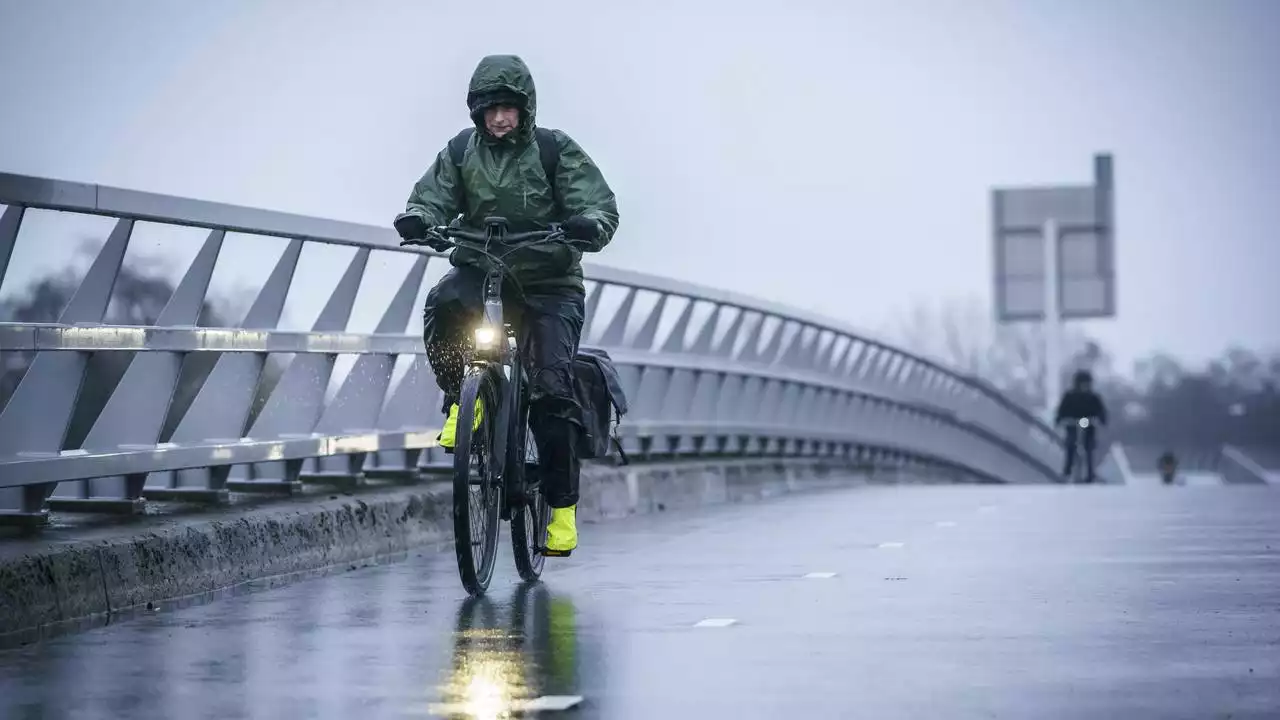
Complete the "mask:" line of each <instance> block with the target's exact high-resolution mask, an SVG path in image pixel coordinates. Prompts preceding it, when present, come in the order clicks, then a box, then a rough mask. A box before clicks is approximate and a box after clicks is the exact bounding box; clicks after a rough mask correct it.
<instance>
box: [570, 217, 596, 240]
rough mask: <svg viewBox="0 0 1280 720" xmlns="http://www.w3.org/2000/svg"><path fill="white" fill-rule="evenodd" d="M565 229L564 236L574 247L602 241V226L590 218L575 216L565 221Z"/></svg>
mask: <svg viewBox="0 0 1280 720" xmlns="http://www.w3.org/2000/svg"><path fill="white" fill-rule="evenodd" d="M563 228H564V236H565V237H566V238H568V239H569V240H570V241H571V244H573V245H581V244H583V243H586V244H590V243H595V242H596V241H597V240H599V239H600V225H599V224H597V223H596V221H595V220H592V219H591V218H589V217H584V216H582V215H574V216H573V217H571V218H569V219H568V220H565V221H564V225H563ZM572 241H581V242H572Z"/></svg>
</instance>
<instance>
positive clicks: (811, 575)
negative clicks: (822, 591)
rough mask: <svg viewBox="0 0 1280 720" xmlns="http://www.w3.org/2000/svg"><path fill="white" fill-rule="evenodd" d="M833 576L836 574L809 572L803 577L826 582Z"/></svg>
mask: <svg viewBox="0 0 1280 720" xmlns="http://www.w3.org/2000/svg"><path fill="white" fill-rule="evenodd" d="M835 576H836V574H835V573H833V572H811V573H809V574H807V575H805V577H807V578H816V579H818V580H826V579H827V578H833V577H835Z"/></svg>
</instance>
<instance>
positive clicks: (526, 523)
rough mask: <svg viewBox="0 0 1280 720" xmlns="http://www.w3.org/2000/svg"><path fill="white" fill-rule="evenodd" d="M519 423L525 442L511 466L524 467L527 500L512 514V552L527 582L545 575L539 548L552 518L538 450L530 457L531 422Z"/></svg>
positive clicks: (519, 570) (521, 575)
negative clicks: (541, 476) (540, 474)
mask: <svg viewBox="0 0 1280 720" xmlns="http://www.w3.org/2000/svg"><path fill="white" fill-rule="evenodd" d="M525 414H526V415H527V414H528V413H527V412H526V413H525ZM517 427H521V428H523V429H524V442H522V443H519V444H518V445H516V447H514V448H513V450H514V451H515V453H516V454H515V455H514V456H513V458H512V460H513V461H514V462H512V461H508V467H509V468H515V467H520V468H522V469H523V470H524V472H523V473H521V482H523V483H524V486H525V490H524V498H525V502H524V503H522V504H521V505H520V507H518V508H516V509H515V512H513V513H512V514H511V552H512V553H513V555H514V559H515V563H516V571H517V572H519V573H520V578H521V579H522V580H525V581H526V582H533V581H535V580H537V579H538V578H539V577H541V576H542V568H543V566H545V565H546V562H547V557H546V556H545V555H543V554H542V551H541V550H540V549H539V548H544V547H546V546H547V525H548V524H549V523H550V522H551V506H550V505H548V504H547V496H546V494H545V493H544V492H543V483H542V479H541V478H540V477H538V475H537V467H538V463H537V456H536V454H535V455H534V456H533V457H532V458H530V457H528V456H529V455H530V453H529V452H528V448H536V445H535V444H534V442H533V433H532V432H531V431H530V430H529V425H528V423H527V422H521V423H520V424H519V425H517ZM535 453H536V450H535ZM517 463H519V465H517ZM530 476H532V477H533V482H529V478H530Z"/></svg>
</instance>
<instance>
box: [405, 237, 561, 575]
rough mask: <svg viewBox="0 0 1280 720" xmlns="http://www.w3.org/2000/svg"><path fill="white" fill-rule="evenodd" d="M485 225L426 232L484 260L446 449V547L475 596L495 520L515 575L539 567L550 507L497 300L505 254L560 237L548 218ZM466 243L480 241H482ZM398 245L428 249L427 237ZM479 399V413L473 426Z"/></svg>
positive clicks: (490, 556) (513, 340)
mask: <svg viewBox="0 0 1280 720" xmlns="http://www.w3.org/2000/svg"><path fill="white" fill-rule="evenodd" d="M484 226H485V229H484V231H483V232H474V231H470V230H466V229H463V228H460V227H455V226H443V225H442V226H437V227H433V228H429V230H428V232H429V236H430V237H431V239H432V240H435V241H439V242H443V243H444V244H447V245H452V246H454V247H462V248H466V249H467V250H472V251H475V252H478V253H480V254H482V255H484V256H486V257H488V258H489V260H491V261H492V267H491V269H490V270H489V271H488V272H487V273H486V274H485V280H484V315H483V318H484V319H483V320H482V321H481V323H480V325H479V327H477V328H475V331H474V333H473V335H472V338H471V344H470V346H469V347H468V348H467V349H468V350H469V351H470V359H469V361H468V363H467V367H466V370H465V371H464V374H463V378H462V388H461V392H460V394H459V398H458V426H457V432H456V436H455V437H456V442H455V443H454V448H453V535H454V550H455V553H456V555H457V558H458V574H459V576H460V577H461V579H462V585H463V587H465V588H466V590H467V592H468V593H469V594H471V595H473V596H475V595H483V594H484V593H485V591H486V590H487V589H488V587H489V581H490V580H491V579H492V578H493V568H494V565H495V564H496V563H495V561H496V559H497V551H498V530H499V527H500V525H499V523H500V522H501V521H504V520H505V521H507V522H510V523H511V546H512V553H513V555H514V559H515V565H516V570H517V571H518V572H519V574H520V577H521V579H523V580H525V581H527V582H533V581H536V580H537V579H538V578H539V577H541V575H542V570H543V567H544V565H545V563H546V557H547V555H546V543H547V525H548V524H549V523H550V522H551V506H550V505H549V504H548V503H547V499H546V497H545V494H544V493H543V492H542V486H541V478H539V477H538V473H537V472H531V469H536V467H537V456H536V452H537V448H536V445H535V444H534V442H533V431H532V429H531V428H530V427H529V383H528V374H527V371H526V368H525V365H524V362H523V360H524V353H523V350H522V348H521V347H520V343H519V341H518V338H517V333H516V329H515V328H513V327H512V325H511V324H510V323H508V322H506V321H505V319H504V318H505V315H504V312H503V310H504V308H503V302H502V285H503V281H504V280H506V279H508V278H510V279H511V280H512V282H513V283H514V284H515V286H516V288H517V290H520V288H519V283H517V282H515V280H514V277H511V275H512V273H511V269H510V268H509V267H508V266H507V265H506V263H504V262H503V258H505V257H506V256H508V255H510V254H511V253H512V252H515V251H516V250H521V249H525V248H528V247H532V246H534V245H540V244H543V243H552V242H559V241H563V240H564V239H565V237H566V236H565V234H564V231H563V230H562V229H561V228H560V227H559V225H555V224H553V225H552V226H551V228H552V229H550V230H535V231H531V232H521V233H511V234H508V233H507V220H506V218H502V217H487V218H485V219H484ZM459 241H463V242H466V243H468V244H465V245H464V244H463V243H462V242H459ZM470 243H483V247H476V246H475V245H473V244H470ZM400 244H401V245H429V244H430V241H429V240H427V239H423V240H405V241H402V242H401V243H400ZM570 244H571V245H572V242H571V243H570ZM494 246H498V247H504V248H509V250H507V252H505V253H503V254H502V255H494V254H492V253H491V252H489V249H490V248H492V247H494ZM521 292H522V291H521ZM477 401H479V402H481V407H482V412H481V419H480V424H479V426H478V427H474V428H473V426H475V424H476V423H475V416H476V404H477ZM531 452H532V459H531V457H530V453H531ZM473 463H474V464H475V465H476V466H477V467H476V468H475V472H474V473H473V467H472V465H473ZM531 476H532V479H530V477H531ZM475 487H479V489H480V506H479V508H478V510H479V512H478V513H476V514H475V515H474V516H473V512H472V511H473V510H476V508H474V507H473V505H472V502H471V501H472V490H473V489H474V488H475Z"/></svg>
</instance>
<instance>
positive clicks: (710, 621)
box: [694, 618, 738, 627]
mask: <svg viewBox="0 0 1280 720" xmlns="http://www.w3.org/2000/svg"><path fill="white" fill-rule="evenodd" d="M737 622H738V621H737V620H734V619H733V618H707V619H706V620H699V621H698V622H697V623H694V627H729V626H730V625H733V624H735V623H737Z"/></svg>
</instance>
